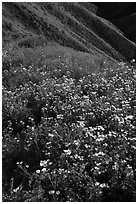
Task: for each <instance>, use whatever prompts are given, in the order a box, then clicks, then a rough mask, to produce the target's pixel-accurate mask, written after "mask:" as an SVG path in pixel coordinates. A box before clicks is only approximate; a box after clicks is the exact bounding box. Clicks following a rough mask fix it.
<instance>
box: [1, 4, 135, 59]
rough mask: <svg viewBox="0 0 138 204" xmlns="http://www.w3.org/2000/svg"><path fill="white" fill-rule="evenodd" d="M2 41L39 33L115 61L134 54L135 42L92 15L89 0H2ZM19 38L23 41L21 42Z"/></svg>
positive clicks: (108, 23) (79, 49) (52, 39)
mask: <svg viewBox="0 0 138 204" xmlns="http://www.w3.org/2000/svg"><path fill="white" fill-rule="evenodd" d="M2 9H3V11H2V12H3V19H2V22H3V28H2V32H3V42H6V41H9V40H10V41H11V40H17V41H20V40H21V41H22V43H19V44H20V45H21V46H22V45H23V44H26V38H29V40H30V39H31V38H32V37H31V36H38V35H41V36H43V37H45V38H46V40H47V41H54V42H57V43H59V44H60V45H62V46H66V47H71V48H74V49H75V50H78V51H84V52H89V53H92V55H95V54H98V55H101V56H104V57H105V58H112V59H115V60H118V61H121V60H131V59H133V58H135V43H133V42H132V41H130V40H129V39H127V38H126V37H125V36H124V35H123V34H122V32H121V31H120V30H119V29H118V28H117V27H116V26H114V25H113V24H112V23H110V22H108V21H107V20H105V19H103V18H101V17H99V16H97V15H96V12H97V6H95V5H93V4H90V3H76V2H74V3H72V2H70V3H69V2H68V3H64V2H57V3H52V2H46V3H31V2H28V3H22V2H20V3H16V2H14V3H12V2H10V3H8V2H5V3H3V6H2ZM23 41H24V42H25V43H23ZM26 46H29V45H26Z"/></svg>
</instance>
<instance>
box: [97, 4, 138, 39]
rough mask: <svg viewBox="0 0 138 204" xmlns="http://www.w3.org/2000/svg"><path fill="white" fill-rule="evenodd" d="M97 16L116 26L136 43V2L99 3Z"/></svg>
mask: <svg viewBox="0 0 138 204" xmlns="http://www.w3.org/2000/svg"><path fill="white" fill-rule="evenodd" d="M94 4H95V5H96V6H97V15H98V16H101V17H103V18H105V19H107V20H109V21H111V22H112V23H113V24H115V25H116V26H117V27H118V28H119V29H120V30H121V31H123V33H124V35H125V36H126V37H127V38H129V39H130V40H132V41H133V42H136V2H98V3H94Z"/></svg>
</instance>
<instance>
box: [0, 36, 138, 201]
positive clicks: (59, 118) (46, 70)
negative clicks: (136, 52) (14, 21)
mask: <svg viewBox="0 0 138 204" xmlns="http://www.w3.org/2000/svg"><path fill="white" fill-rule="evenodd" d="M36 42H38V44H36ZM41 43H42V44H43V46H42V45H41V46H40V44H41ZM28 44H29V46H28ZM2 59H3V70H2V72H3V73H2V77H3V103H2V106H3V110H2V126H3V129H2V133H3V136H2V139H3V145H2V146H3V154H2V156H3V175H2V176H3V189H2V190H3V201H12V202H19V201H22V202H27V201H28V202H38V201H39V202H49V201H51V202H56V201H59V202H65V201H70V202H71V201H74V202H96V201H99V202H100V201H101V202H106V201H110V202H111V201H113V202H127V201H129V202H133V201H136V195H135V188H136V166H135V165H136V107H135V106H136V104H135V97H136V86H135V82H136V79H135V64H131V65H130V64H125V63H123V62H122V63H117V62H114V61H108V60H106V58H103V59H102V58H101V56H99V55H94V56H93V55H91V54H88V53H83V52H77V51H75V50H73V49H70V48H66V47H61V46H59V45H58V44H55V43H49V42H47V41H46V42H45V40H44V39H43V40H42V41H41V40H40V41H37V40H36V41H35V39H33V40H32V41H30V40H29V39H25V40H21V41H18V43H11V44H8V45H5V44H4V45H3V58H2Z"/></svg>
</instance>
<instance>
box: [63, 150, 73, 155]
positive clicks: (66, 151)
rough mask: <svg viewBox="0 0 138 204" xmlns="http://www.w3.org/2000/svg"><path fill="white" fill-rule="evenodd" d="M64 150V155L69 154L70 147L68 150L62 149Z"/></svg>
mask: <svg viewBox="0 0 138 204" xmlns="http://www.w3.org/2000/svg"><path fill="white" fill-rule="evenodd" d="M63 151H64V153H65V154H66V155H70V154H71V150H70V149H68V150H63Z"/></svg>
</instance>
